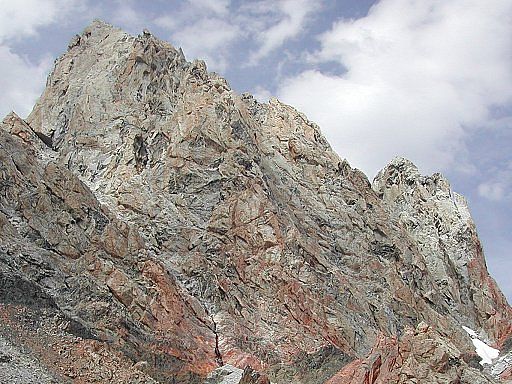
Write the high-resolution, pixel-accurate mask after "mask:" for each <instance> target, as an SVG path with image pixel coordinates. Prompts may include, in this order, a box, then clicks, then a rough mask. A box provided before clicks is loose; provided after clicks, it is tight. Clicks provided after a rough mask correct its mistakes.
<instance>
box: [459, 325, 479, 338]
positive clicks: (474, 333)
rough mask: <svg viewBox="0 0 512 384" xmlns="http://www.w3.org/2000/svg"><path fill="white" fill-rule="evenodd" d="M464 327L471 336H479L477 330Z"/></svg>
mask: <svg viewBox="0 0 512 384" xmlns="http://www.w3.org/2000/svg"><path fill="white" fill-rule="evenodd" d="M462 329H463V330H465V331H466V332H467V333H469V336H471V338H473V337H476V338H478V335H477V334H476V332H475V331H473V330H472V329H471V328H468V327H465V326H462Z"/></svg>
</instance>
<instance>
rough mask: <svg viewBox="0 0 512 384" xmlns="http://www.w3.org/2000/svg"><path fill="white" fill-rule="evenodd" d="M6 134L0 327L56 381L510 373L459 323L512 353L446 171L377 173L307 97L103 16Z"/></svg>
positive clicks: (502, 313) (483, 377)
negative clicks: (361, 162)
mask: <svg viewBox="0 0 512 384" xmlns="http://www.w3.org/2000/svg"><path fill="white" fill-rule="evenodd" d="M0 133H1V134H0V144H1V145H0V159H1V165H2V169H1V170H0V185H1V189H0V191H1V193H0V225H1V226H2V228H5V230H4V231H3V232H2V236H1V238H0V240H1V243H0V246H1V247H0V281H1V282H3V283H2V284H3V285H1V286H0V302H1V303H3V304H2V306H1V307H0V310H1V311H2V312H1V313H2V316H3V318H5V319H7V320H8V321H7V320H6V324H7V326H6V328H5V330H4V331H3V333H0V342H2V340H3V339H2V338H4V339H5V340H6V343H7V342H9V343H10V344H9V345H12V344H13V343H14V344H16V343H17V342H20V343H22V344H24V345H30V346H35V347H32V348H31V353H32V354H33V355H34V356H35V358H37V359H39V360H40V361H42V364H43V365H44V367H45V368H44V369H45V370H46V374H47V375H48V377H51V376H52V375H53V376H55V375H57V376H58V377H59V378H63V377H64V376H67V377H68V378H69V377H74V378H76V377H78V378H80V375H84V376H82V378H83V377H93V376H94V377H98V378H100V379H98V380H100V381H101V380H103V379H101V377H103V376H102V375H103V374H105V370H106V371H109V372H112V375H114V376H115V380H116V382H154V381H160V382H182V383H202V382H208V383H210V384H214V383H221V382H229V381H228V377H229V378H230V379H229V380H235V378H236V380H238V381H235V382H240V383H242V382H244V383H250V382H260V383H266V382H268V380H269V379H270V380H271V381H272V382H275V383H289V382H294V383H310V384H315V383H356V382H365V381H364V380H366V382H372V383H379V382H407V381H408V380H410V379H413V378H418V379H419V380H423V381H425V382H454V380H455V381H456V380H459V381H460V380H462V382H482V383H484V382H493V381H496V380H498V378H499V377H500V375H501V377H505V376H506V375H507V372H508V371H507V369H509V368H510V367H509V365H510V364H509V363H508V362H507V361H508V360H506V359H505V360H504V359H501V360H500V364H501V365H500V367H501V368H500V369H497V368H496V369H495V368H493V369H494V371H493V370H492V369H491V368H490V367H486V369H485V370H482V369H480V368H481V366H480V365H479V364H478V361H476V360H475V359H477V357H476V354H475V353H474V349H473V345H472V342H471V339H470V338H469V337H468V334H467V333H466V331H464V330H463V329H462V325H464V326H468V327H471V328H472V329H476V330H478V331H479V332H480V334H481V337H482V338H484V339H485V341H486V342H487V343H489V344H491V345H492V346H495V347H498V348H501V349H502V351H504V352H503V353H504V354H503V355H502V356H501V357H503V358H505V357H506V356H507V355H506V352H507V348H508V349H510V340H511V338H510V336H511V333H512V323H511V318H512V317H511V308H510V306H509V305H508V303H507V302H506V300H505V298H504V297H503V295H502V294H501V292H500V291H499V289H498V287H497V286H496V284H495V283H494V281H493V280H492V279H491V278H490V277H489V275H488V273H487V270H486V267H485V259H484V256H483V251H482V248H481V246H480V243H479V241H478V237H477V234H476V229H475V226H474V224H473V221H472V220H471V216H470V214H469V210H468V209H467V206H466V204H465V203H464V200H463V198H462V197H460V196H459V195H457V194H455V193H454V192H452V191H451V188H450V186H449V183H448V182H447V181H446V180H445V179H444V178H443V177H442V176H440V175H438V174H435V175H432V176H422V175H421V174H420V173H419V171H418V169H417V168H416V167H415V166H414V165H413V164H412V163H411V162H409V161H407V160H405V159H400V158H397V159H394V160H393V161H392V162H391V163H390V164H389V165H388V166H386V167H385V168H384V169H383V170H382V171H381V172H380V173H379V175H378V176H377V177H376V178H375V180H374V182H373V184H370V182H369V181H368V179H367V177H366V176H365V175H364V174H363V173H362V172H360V171H358V170H356V169H353V168H351V167H350V165H349V164H348V162H347V161H346V160H342V159H341V158H340V157H339V156H338V155H337V154H336V153H335V152H334V151H333V150H332V149H331V147H330V146H329V144H328V142H327V141H326V139H325V138H324V137H323V135H322V133H321V130H320V128H319V127H318V126H317V125H316V124H314V123H313V122H311V121H309V120H308V119H307V117H306V116H305V115H303V114H302V113H300V112H298V111H297V110H295V109H294V108H293V107H291V106H288V105H286V104H284V103H282V102H280V101H279V100H277V99H272V100H271V101H270V102H269V103H265V104H261V103H258V102H257V101H256V100H255V99H254V98H253V97H251V96H250V95H248V94H244V95H241V96H240V95H237V94H236V93H235V92H234V91H233V90H231V88H230V87H229V85H228V83H227V81H226V80H224V79H222V78H221V77H220V76H218V75H216V74H215V73H209V72H208V71H207V68H206V65H205V63H204V62H202V61H194V62H187V61H186V59H185V57H184V55H183V52H182V51H181V50H180V49H175V48H174V47H173V46H172V45H170V44H169V43H166V42H163V41H161V40H159V39H158V38H156V37H155V36H153V35H152V34H151V33H149V32H148V31H144V32H143V33H142V34H141V35H139V36H137V37H133V36H130V35H128V34H125V33H124V32H122V31H121V30H119V29H116V28H114V27H112V26H110V25H108V24H106V23H103V22H100V21H95V22H93V24H92V25H91V26H89V27H87V28H86V29H85V30H84V32H83V33H82V34H81V35H78V36H77V37H75V38H74V39H73V40H72V41H71V43H70V44H69V48H68V51H67V52H66V53H65V54H64V55H63V56H61V57H60V58H59V59H58V60H57V61H56V64H55V68H54V70H53V72H52V74H51V75H50V76H49V78H48V83H47V87H46V89H45V91H44V93H43V95H42V96H41V98H40V99H39V100H38V102H37V104H36V105H35V107H34V110H33V111H32V113H31V114H30V116H29V117H28V118H27V119H26V121H23V120H22V119H20V118H19V117H17V116H15V115H10V116H8V117H7V118H6V119H5V120H4V122H3V123H2V130H1V132H0ZM1 287H7V288H1ZM23 290H25V291H26V292H27V293H28V295H27V297H28V299H23V300H22V299H21V295H20V292H21V291H23ZM27 300H28V301H27ZM43 304H44V305H43ZM26 312H28V313H30V315H31V316H35V317H38V316H39V317H38V318H40V320H38V323H37V327H36V328H37V329H39V331H37V332H36V328H33V327H32V326H31V323H26V322H24V320H23V321H21V320H20V319H24V318H25V317H26V316H25V315H24V313H26ZM24 316H25V317H24ZM52 319H57V320H55V321H54V320H52ZM66 322H68V325H65V324H66ZM57 330H59V331H57ZM20 331H22V333H23V334H24V335H26V336H24V337H23V338H22V339H21V340H20V339H19V338H17V336H13V335H18V334H19V332H20ZM45 343H47V344H48V343H49V344H50V345H54V346H56V347H55V348H57V349H58V348H61V347H62V345H66V348H68V349H67V350H68V351H69V354H68V355H65V356H61V355H59V357H58V358H57V357H56V356H57V355H56V354H52V353H50V352H47V351H44V350H43V349H42V348H39V347H37V346H41V345H44V344H45ZM69 345H75V346H69ZM38 348H39V349H38ZM89 350H93V351H95V352H94V353H100V354H101V355H102V356H104V358H105V360H106V361H107V363H108V364H106V365H102V366H100V365H98V364H95V363H94V359H93V358H92V357H91V356H94V355H92V354H89V353H88V352H87V353H85V352H84V351H89ZM66 356H68V357H66ZM54 361H58V362H59V364H64V365H66V366H67V367H68V370H67V371H66V372H67V373H62V372H61V371H59V370H58V369H57V367H56V366H55V364H56V363H54ZM475 361H476V363H475ZM81 362H83V364H81ZM221 366H222V367H223V368H222V369H218V367H221ZM126 367H130V369H126ZM20 369H21V368H20ZM22 371H23V370H22ZM498 371H499V372H498ZM23 372H25V371H23ZM27 374H28V373H27ZM63 375H64V376H63ZM70 375H71V376H70ZM72 375H74V376H72ZM420 376H421V377H420ZM63 380H64V379H63ZM77 380H78V379H77ZM110 380H112V379H110Z"/></svg>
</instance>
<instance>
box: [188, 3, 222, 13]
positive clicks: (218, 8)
mask: <svg viewBox="0 0 512 384" xmlns="http://www.w3.org/2000/svg"><path fill="white" fill-rule="evenodd" d="M188 2H189V3H190V4H191V5H192V6H193V7H195V8H197V9H200V10H202V11H203V12H204V13H211V12H213V13H215V14H217V15H226V14H227V13H228V11H229V6H230V4H231V1H230V0H188Z"/></svg>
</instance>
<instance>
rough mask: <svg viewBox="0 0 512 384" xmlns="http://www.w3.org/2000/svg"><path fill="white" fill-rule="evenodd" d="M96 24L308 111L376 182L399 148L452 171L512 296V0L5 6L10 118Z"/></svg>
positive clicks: (85, 0)
mask: <svg viewBox="0 0 512 384" xmlns="http://www.w3.org/2000/svg"><path fill="white" fill-rule="evenodd" d="M94 18H100V19H103V20H105V21H108V22H110V23H112V24H114V25H116V26H119V27H121V28H123V29H125V30H126V31H128V32H130V33H133V34H138V33H140V32H141V31H142V29H143V28H148V29H149V30H150V31H151V32H153V33H154V34H155V35H157V36H159V37H160V38H163V39H165V40H168V41H170V42H171V43H173V44H174V45H175V46H181V47H182V48H183V50H184V52H185V55H186V57H187V58H188V59H189V60H191V59H194V58H202V59H204V60H205V61H206V62H207V64H208V67H209V69H210V70H213V71H216V72H219V73H220V74H222V75H223V76H224V77H226V78H227V79H228V81H229V82H230V84H231V86H232V87H233V88H234V89H235V90H237V91H238V92H250V93H253V94H254V95H256V96H257V97H258V98H259V99H260V100H265V99H267V98H268V97H269V96H270V95H273V96H277V97H278V98H279V99H281V100H283V101H284V102H287V103H289V104H292V105H294V106H296V107H297V108H298V109H299V110H301V111H303V112H305V113H306V114H307V115H308V117H309V118H310V119H311V120H313V121H316V122H317V123H318V124H319V125H320V126H321V128H322V130H323V132H324V134H325V135H326V136H327V137H328V139H329V141H330V142H331V144H332V146H333V147H334V148H335V149H336V151H337V152H338V153H339V154H340V155H341V156H342V157H345V158H347V159H348V160H349V162H350V163H351V164H352V165H353V166H355V167H358V168H360V169H362V170H364V171H365V172H366V173H367V175H368V176H369V178H370V179H372V178H373V176H374V175H375V174H376V172H377V171H378V170H379V169H380V168H381V167H383V166H384V165H385V164H386V163H387V162H388V161H389V160H390V159H391V158H393V157H395V156H404V157H407V158H409V159H411V160H412V161H413V162H415V163H416V164H417V165H418V167H419V168H420V170H421V171H422V172H423V173H432V172H437V171H440V172H442V173H443V174H445V175H446V176H447V177H448V178H449V179H450V181H451V183H452V187H453V189H454V190H456V191H458V192H461V193H462V194H464V195H465V196H466V197H467V198H468V200H469V202H470V207H471V210H472V213H473V216H474V218H475V221H476V223H477V227H478V230H479V234H480V237H481V239H482V241H483V244H484V249H485V252H486V256H487V260H488V267H489V270H490V272H491V274H492V275H493V276H494V277H495V278H496V280H497V281H498V282H499V284H500V286H501V287H502V289H503V291H504V292H505V293H506V294H507V296H508V298H509V302H510V301H512V300H511V299H512V278H511V277H510V276H511V274H512V254H511V249H512V151H511V150H512V129H511V128H512V1H510V0H485V1H483V0H381V1H371V0H338V1H336V0H319V1H307V0H282V1H275V0H274V1H269V0H253V1H237V0H217V1H215V0H179V1H178V0H176V1H164V0H160V1H159V0H155V1H145V2H140V1H128V0H125V1H121V0H120V1H103V2H102V1H96V0H17V1H12V0H0V71H1V73H2V76H1V77H0V89H1V90H2V92H0V114H1V115H5V114H7V113H8V112H9V111H10V110H15V111H17V112H18V113H19V114H20V115H22V116H25V115H27V114H28V113H29V112H30V109H31V107H32V105H33V104H34V101H35V99H36V98H37V97H38V96H39V94H40V93H41V91H42V89H43V87H44V84H45V80H46V76H47V74H48V72H49V70H50V69H51V66H52V63H53V60H54V59H55V58H56V57H57V56H58V55H60V54H61V53H62V52H63V51H64V50H65V49H66V47H67V43H68V41H69V40H70V39H71V37H72V36H73V35H74V34H76V33H80V32H81V31H82V30H83V29H84V28H85V26H86V25H88V24H89V23H90V22H91V21H92V20H93V19H94Z"/></svg>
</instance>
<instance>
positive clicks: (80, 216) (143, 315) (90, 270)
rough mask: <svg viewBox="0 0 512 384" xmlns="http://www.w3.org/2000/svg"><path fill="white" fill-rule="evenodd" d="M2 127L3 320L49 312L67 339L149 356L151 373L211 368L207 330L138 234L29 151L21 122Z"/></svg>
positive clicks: (28, 134)
mask: <svg viewBox="0 0 512 384" xmlns="http://www.w3.org/2000/svg"><path fill="white" fill-rule="evenodd" d="M2 128H3V129H2V130H0V140H1V141H0V142H1V146H0V164H1V168H0V182H1V186H2V194H1V196H0V203H1V212H0V228H1V229H2V237H1V242H0V283H1V284H0V298H1V299H2V303H3V304H6V305H7V307H5V308H3V309H4V310H5V314H6V317H7V318H12V316H11V315H10V314H11V312H12V310H15V309H16V308H17V307H19V306H21V307H28V308H29V309H30V308H33V307H36V308H46V309H48V310H50V311H51V312H52V313H55V314H57V315H59V316H62V317H63V321H64V322H67V323H68V325H67V326H66V327H67V328H69V333H71V334H75V335H78V336H80V337H82V338H86V339H97V340H99V341H104V342H108V343H110V344H113V345H116V348H118V349H119V350H121V351H123V352H124V353H125V354H126V355H127V356H129V357H130V358H132V359H134V360H136V361H137V360H148V361H149V363H150V364H151V366H150V367H149V369H148V370H149V371H151V372H152V373H154V374H155V375H156V377H165V374H164V373H163V372H162V370H163V369H164V368H165V369H171V368H172V371H173V372H172V374H171V376H174V375H176V376H178V377H186V378H187V380H191V378H192V377H193V376H194V375H204V374H206V373H207V372H208V371H210V370H211V369H213V368H214V367H215V366H216V364H214V363H213V362H212V360H213V359H214V358H215V355H214V346H215V335H214V333H213V331H212V329H213V324H212V323H211V321H210V320H209V319H208V317H207V316H206V314H205V312H204V310H203V309H202V307H201V305H200V304H199V303H198V302H197V301H196V300H195V299H193V298H192V297H190V296H189V295H188V294H187V293H186V292H184V291H183V290H182V289H181V288H179V286H178V285H177V282H176V281H175V279H174V278H173V276H172V275H170V274H169V273H167V272H166V270H165V269H164V267H163V266H162V265H161V264H160V263H159V262H158V261H156V260H154V259H152V258H150V257H148V256H147V252H146V251H145V250H144V243H143V240H142V239H141V238H140V236H139V234H138V232H137V230H136V228H135V227H134V226H133V225H127V224H126V223H125V222H122V221H119V220H117V219H116V218H115V217H114V216H113V215H112V214H111V213H110V212H109V211H108V209H107V208H106V207H104V206H102V205H101V204H99V203H98V201H97V200H96V198H95V197H94V195H93V194H92V193H91V192H90V190H89V189H88V188H87V187H86V186H85V185H84V184H83V183H82V182H80V181H79V180H78V178H77V177H76V176H74V175H73V174H72V173H70V172H69V171H68V170H67V169H65V168H62V167H60V166H59V165H56V164H55V163H54V162H53V161H47V160H45V158H46V159H48V158H51V154H50V155H49V156H43V154H42V153H41V152H39V153H38V152H36V151H34V146H33V145H31V142H37V140H38V138H37V136H36V135H35V134H34V133H33V132H32V131H31V130H30V128H29V127H28V126H27V125H26V124H25V123H24V122H23V121H22V120H21V119H19V118H18V117H17V116H15V115H10V116H9V117H8V118H6V119H5V120H4V122H3V124H2ZM6 131H8V132H10V134H9V133H7V132H6ZM36 147H37V146H36ZM7 323H8V321H7V320H6V324H7ZM14 325H15V324H14ZM7 328H8V327H6V329H7ZM191 350H193V351H194V353H193V354H191Z"/></svg>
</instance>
